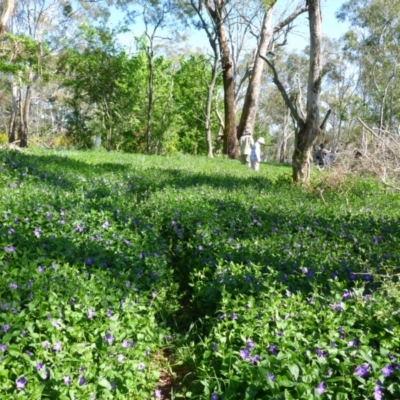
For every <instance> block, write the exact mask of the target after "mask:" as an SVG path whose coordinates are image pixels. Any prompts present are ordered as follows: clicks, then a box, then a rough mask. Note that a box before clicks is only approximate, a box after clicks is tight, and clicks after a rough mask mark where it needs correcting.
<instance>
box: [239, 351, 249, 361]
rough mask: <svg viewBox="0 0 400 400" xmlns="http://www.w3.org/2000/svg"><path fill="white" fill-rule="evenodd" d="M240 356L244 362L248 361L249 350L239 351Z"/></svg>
mask: <svg viewBox="0 0 400 400" xmlns="http://www.w3.org/2000/svg"><path fill="white" fill-rule="evenodd" d="M239 355H240V357H241V358H242V360H247V359H248V358H249V356H250V353H249V350H247V349H242V350H240V351H239Z"/></svg>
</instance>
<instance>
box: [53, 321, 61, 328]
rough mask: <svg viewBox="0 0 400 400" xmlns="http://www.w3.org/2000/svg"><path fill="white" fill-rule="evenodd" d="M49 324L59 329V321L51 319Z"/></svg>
mask: <svg viewBox="0 0 400 400" xmlns="http://www.w3.org/2000/svg"><path fill="white" fill-rule="evenodd" d="M51 325H53V326H54V328H56V329H61V325H60V323H59V322H58V321H53V322H52V323H51Z"/></svg>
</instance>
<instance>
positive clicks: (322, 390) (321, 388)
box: [315, 382, 326, 394]
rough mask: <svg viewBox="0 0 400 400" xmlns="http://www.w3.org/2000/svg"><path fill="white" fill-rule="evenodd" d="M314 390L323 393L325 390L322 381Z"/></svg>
mask: <svg viewBox="0 0 400 400" xmlns="http://www.w3.org/2000/svg"><path fill="white" fill-rule="evenodd" d="M315 390H316V391H317V393H318V394H322V393H324V392H325V390H326V387H325V384H324V382H320V383H319V384H318V386H317V387H316V389H315Z"/></svg>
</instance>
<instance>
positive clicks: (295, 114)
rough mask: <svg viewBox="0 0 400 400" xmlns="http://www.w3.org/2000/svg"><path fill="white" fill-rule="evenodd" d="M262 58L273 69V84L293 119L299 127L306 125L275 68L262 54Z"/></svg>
mask: <svg viewBox="0 0 400 400" xmlns="http://www.w3.org/2000/svg"><path fill="white" fill-rule="evenodd" d="M260 58H262V59H263V60H264V61H265V62H266V63H267V64H268V66H269V67H270V68H271V70H272V72H273V74H274V78H273V82H274V83H275V85H276V87H277V88H278V90H279V91H280V92H281V95H282V97H283V100H284V101H285V103H286V105H287V106H288V108H289V109H290V112H291V114H292V116H293V118H294V119H295V120H296V123H297V124H298V125H301V124H304V120H303V119H302V118H301V117H300V116H299V113H298V112H297V108H296V107H295V105H294V104H293V102H292V101H291V100H290V99H289V96H288V94H287V92H286V89H285V88H284V87H283V85H282V83H281V81H280V80H279V77H278V73H277V72H276V69H275V66H274V65H273V64H272V63H271V62H270V61H269V60H268V58H266V57H264V56H263V55H262V54H260Z"/></svg>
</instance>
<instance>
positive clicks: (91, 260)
mask: <svg viewBox="0 0 400 400" xmlns="http://www.w3.org/2000/svg"><path fill="white" fill-rule="evenodd" d="M85 263H86V265H92V264H93V258H87V259H86V261H85Z"/></svg>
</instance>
